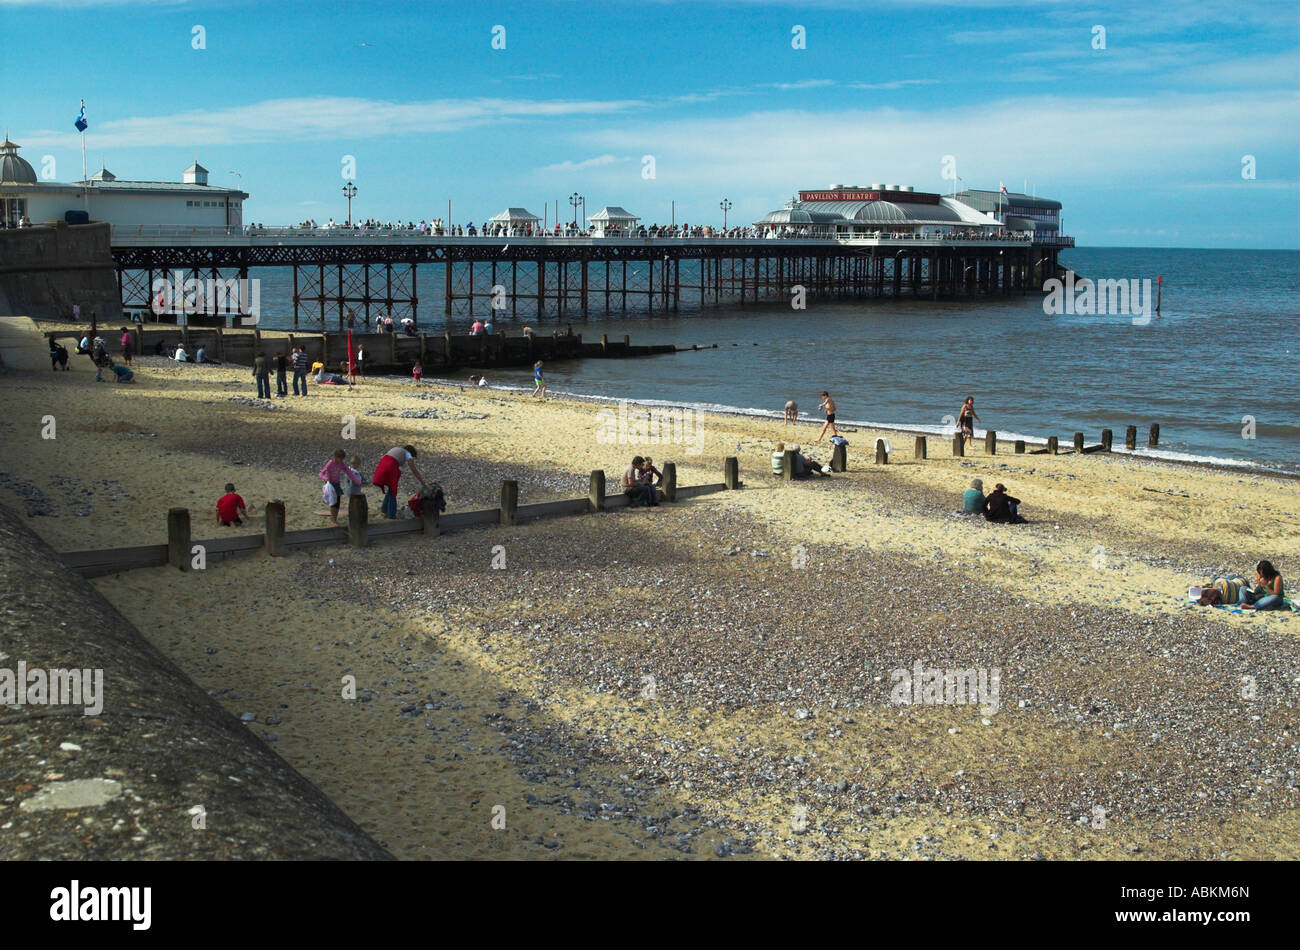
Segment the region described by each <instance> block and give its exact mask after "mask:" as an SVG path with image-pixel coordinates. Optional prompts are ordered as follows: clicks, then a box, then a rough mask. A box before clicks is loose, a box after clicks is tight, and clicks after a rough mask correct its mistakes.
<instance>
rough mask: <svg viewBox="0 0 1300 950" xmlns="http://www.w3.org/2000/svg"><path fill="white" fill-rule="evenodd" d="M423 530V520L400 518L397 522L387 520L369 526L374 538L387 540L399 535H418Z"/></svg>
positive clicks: (371, 535)
mask: <svg viewBox="0 0 1300 950" xmlns="http://www.w3.org/2000/svg"><path fill="white" fill-rule="evenodd" d="M423 530H424V519H423V518H412V519H406V518H398V519H397V520H395V521H388V520H387V519H385V520H383V521H375V522H372V523H371V524H370V525H369V526H368V531H369V534H370V537H372V538H387V537H391V536H393V535H397V534H416V533H418V532H420V531H423Z"/></svg>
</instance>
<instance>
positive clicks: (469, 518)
mask: <svg viewBox="0 0 1300 950" xmlns="http://www.w3.org/2000/svg"><path fill="white" fill-rule="evenodd" d="M500 519H501V509H500V508H480V509H479V510H477V511H457V512H454V513H452V514H444V515H443V516H442V519H441V522H440V523H441V526H442V528H443V530H444V531H445V530H447V529H449V528H469V527H472V526H473V525H477V524H496V523H497V522H498V521H499V520H500Z"/></svg>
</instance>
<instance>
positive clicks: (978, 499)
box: [961, 478, 984, 515]
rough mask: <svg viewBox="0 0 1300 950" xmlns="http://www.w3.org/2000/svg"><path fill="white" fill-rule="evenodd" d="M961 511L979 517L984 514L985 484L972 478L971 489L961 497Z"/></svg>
mask: <svg viewBox="0 0 1300 950" xmlns="http://www.w3.org/2000/svg"><path fill="white" fill-rule="evenodd" d="M961 510H962V513H963V514H967V515H978V514H983V512H984V482H983V480H981V479H978V478H972V479H971V483H970V488H968V489H966V493H965V494H964V495H962V496H961Z"/></svg>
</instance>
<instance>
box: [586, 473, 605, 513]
mask: <svg viewBox="0 0 1300 950" xmlns="http://www.w3.org/2000/svg"><path fill="white" fill-rule="evenodd" d="M588 503H589V504H590V506H591V510H592V511H604V510H605V472H604V471H603V470H602V469H596V470H595V471H593V472H592V473H591V490H590V493H589V495H588Z"/></svg>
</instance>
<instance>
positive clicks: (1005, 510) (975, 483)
mask: <svg viewBox="0 0 1300 950" xmlns="http://www.w3.org/2000/svg"><path fill="white" fill-rule="evenodd" d="M961 507H962V513H963V514H967V515H983V516H984V519H985V520H986V521H992V522H995V523H999V524H1024V523H1025V519H1024V518H1023V517H1022V516H1021V514H1020V510H1019V508H1020V499H1019V498H1012V497H1011V496H1010V495H1008V494H1007V487H1006V486H1005V485H1003V484H1002V483H1001V482H998V483H997V484H996V485H994V486H993V491H991V492H990V493H989V494H988V495H987V496H986V495H985V494H984V482H983V481H982V480H981V479H978V478H976V479H972V480H971V483H970V488H968V489H966V493H965V494H964V495H963V496H962V505H961Z"/></svg>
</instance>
